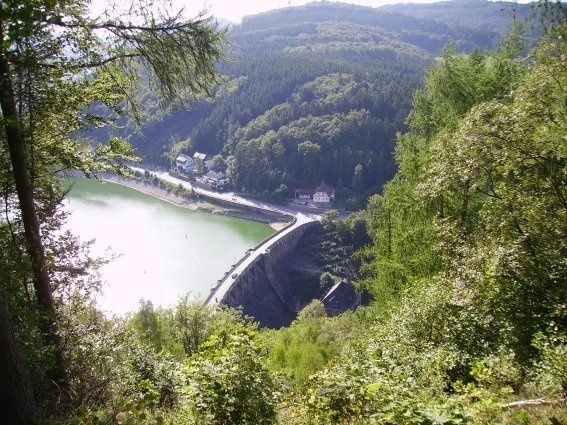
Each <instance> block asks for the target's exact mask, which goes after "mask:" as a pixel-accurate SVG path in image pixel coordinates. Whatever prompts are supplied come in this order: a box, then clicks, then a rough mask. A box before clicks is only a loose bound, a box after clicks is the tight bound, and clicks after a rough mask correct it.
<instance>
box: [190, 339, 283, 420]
mask: <svg viewBox="0 0 567 425" xmlns="http://www.w3.org/2000/svg"><path fill="white" fill-rule="evenodd" d="M185 376H186V379H187V384H188V385H187V392H188V395H189V397H190V398H191V400H192V401H193V403H194V405H195V409H196V411H197V412H198V414H200V415H201V416H202V418H203V419H204V420H205V421H206V422H207V423H212V424H235V425H236V424H270V423H273V422H274V419H275V414H276V412H275V403H276V397H277V392H276V390H275V386H274V384H273V381H272V378H271V376H270V374H269V373H268V371H267V370H266V369H265V367H264V366H263V365H262V361H261V357H260V352H259V350H258V348H257V347H256V346H255V343H254V332H253V331H251V330H250V329H247V328H241V329H239V330H234V331H233V332H231V333H228V332H226V331H221V332H220V333H218V334H215V335H213V336H211V337H210V338H209V339H208V340H207V341H206V342H205V343H204V344H203V345H202V346H201V350H200V351H199V353H198V354H196V355H195V356H193V357H192V358H191V359H190V360H189V362H188V364H187V368H186V370H185Z"/></svg>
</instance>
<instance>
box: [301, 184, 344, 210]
mask: <svg viewBox="0 0 567 425" xmlns="http://www.w3.org/2000/svg"><path fill="white" fill-rule="evenodd" d="M295 198H296V199H301V200H307V199H312V200H313V204H316V205H317V204H318V205H321V206H330V204H331V202H333V200H334V199H335V189H334V188H333V187H331V186H328V185H326V184H324V183H323V184H321V186H317V187H316V188H315V189H295ZM304 203H305V204H306V205H307V203H306V202H304Z"/></svg>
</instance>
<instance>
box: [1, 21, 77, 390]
mask: <svg viewBox="0 0 567 425" xmlns="http://www.w3.org/2000/svg"><path fill="white" fill-rule="evenodd" d="M2 37H3V31H2V28H1V23H0V40H2ZM0 107H1V108H2V119H3V123H2V124H3V126H4V131H5V136H6V141H7V143H8V150H9V152H10V160H11V163H12V173H13V177H14V182H15V186H16V192H17V195H18V201H19V204H20V211H21V213H22V222H23V224H24V233H25V238H26V245H27V254H28V255H29V257H30V260H31V266H32V272H33V276H34V279H33V283H34V289H35V294H36V298H37V301H38V304H39V311H40V316H41V317H40V325H39V326H40V331H41V333H42V335H43V337H44V340H45V342H46V343H47V345H50V346H52V347H53V348H54V350H55V365H54V368H53V371H52V374H51V375H52V379H53V381H54V383H55V384H56V385H57V386H58V387H60V388H62V387H65V386H66V382H67V379H66V376H65V367H64V359H63V350H62V347H61V337H60V336H59V333H58V331H57V324H56V322H55V306H54V302H53V295H52V293H51V286H50V284H49V274H48V273H47V266H46V258H45V250H44V247H43V243H42V241H41V235H40V228H39V220H38V217H37V212H36V208H35V204H34V200H33V193H32V189H31V179H30V174H29V170H28V162H27V158H26V151H25V146H24V144H25V139H24V137H23V135H22V132H21V130H20V123H19V117H18V111H17V108H16V101H15V96H14V90H13V86H12V79H11V73H10V65H9V63H8V60H7V58H6V56H5V54H4V52H0Z"/></svg>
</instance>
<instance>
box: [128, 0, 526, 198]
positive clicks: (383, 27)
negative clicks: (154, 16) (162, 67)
mask: <svg viewBox="0 0 567 425" xmlns="http://www.w3.org/2000/svg"><path fill="white" fill-rule="evenodd" d="M494 5H495V3H494V4H493V3H490V2H483V1H479V2H469V3H466V4H464V5H463V6H461V7H460V8H456V7H455V6H454V5H453V4H450V5H448V4H445V3H440V4H438V6H437V9H436V13H437V15H436V16H437V21H435V20H434V19H433V18H432V17H431V16H429V15H430V14H429V15H428V14H427V13H425V12H424V13H423V14H420V13H416V14H415V15H416V16H408V14H406V13H403V12H405V11H406V8H404V7H403V6H392V7H391V8H388V9H382V8H379V9H372V8H368V7H360V6H354V5H347V4H337V3H329V2H322V3H320V2H319V3H310V4H308V5H306V6H303V7H295V8H284V9H280V10H277V11H273V12H268V13H264V14H260V15H255V16H251V17H245V18H244V19H243V22H242V24H241V25H234V26H232V27H231V28H230V29H229V32H228V34H227V35H228V37H229V40H230V48H229V51H228V52H227V56H228V59H229V60H228V62H223V63H221V64H220V66H219V70H220V72H221V73H222V75H223V78H224V84H223V85H221V86H219V87H218V88H217V89H216V90H215V98H214V99H213V100H209V99H207V100H201V101H199V100H197V101H196V102H194V103H193V105H192V108H191V110H190V111H185V110H179V109H175V110H174V111H172V112H170V113H166V114H165V115H164V114H159V113H157V114H156V113H155V110H156V107H157V102H156V101H155V100H153V99H154V98H152V97H151V96H147V95H145V94H144V93H142V94H140V101H141V104H142V105H145V107H146V108H147V109H148V110H149V115H150V116H152V117H153V118H152V119H151V120H150V122H149V123H146V124H145V125H144V126H143V127H142V128H141V129H139V133H136V132H130V131H128V127H127V128H126V129H122V130H119V131H118V133H117V134H118V135H121V136H125V137H127V138H128V140H129V141H130V142H131V143H132V144H133V145H134V146H135V147H137V153H138V154H139V155H140V156H142V157H144V158H145V159H146V160H147V161H149V162H153V163H157V164H160V165H162V166H165V167H167V166H169V164H170V161H171V158H172V157H174V156H175V154H176V153H178V152H182V151H183V152H189V153H193V152H194V151H195V150H196V151H200V152H205V153H208V154H211V155H215V154H218V153H220V154H222V155H223V156H224V157H225V159H226V160H227V161H226V162H227V164H228V174H229V176H231V177H232V178H233V180H234V182H235V186H236V188H237V189H239V190H246V191H251V192H255V193H257V194H261V195H264V196H267V197H285V196H290V195H293V191H294V189H295V188H298V187H310V186H313V185H315V184H320V183H321V182H322V181H324V182H326V183H327V184H330V185H333V186H335V187H337V189H338V190H339V192H338V193H339V197H340V198H341V199H345V200H346V199H350V200H351V201H350V203H349V204H348V206H349V207H352V208H357V207H360V206H361V205H363V203H364V199H365V196H367V194H368V193H376V192H378V191H380V190H381V187H382V185H383V184H384V183H385V182H386V181H387V180H388V179H390V178H391V177H392V176H393V173H394V171H395V162H394V158H393V155H392V153H393V146H394V140H395V135H396V132H398V131H401V130H403V129H404V128H405V126H404V121H405V117H406V116H407V114H408V112H409V108H410V100H411V94H412V92H413V91H414V90H415V89H416V88H417V86H418V84H419V82H420V80H421V79H422V77H423V75H424V71H425V69H426V67H427V66H429V64H430V63H431V61H432V60H433V59H434V58H436V57H437V56H438V55H439V54H440V53H441V51H442V49H443V48H444V47H445V46H447V45H448V44H453V45H454V48H455V49H456V50H457V51H471V50H472V49H475V48H479V49H490V48H494V47H496V46H497V45H498V42H499V40H500V39H501V37H502V34H503V33H504V32H506V30H507V29H509V28H510V26H511V23H512V16H513V15H514V14H515V16H516V19H517V20H518V21H519V22H524V21H525V20H526V18H527V17H528V16H529V11H530V10H531V8H530V6H529V5H515V6H514V5H513V4H512V3H499V4H498V6H497V7H495V6H494ZM397 8H399V9H400V11H398V9H397ZM438 9H439V10H440V11H439V10H438ZM412 10H413V9H412ZM479 10H480V11H482V13H478V12H479ZM400 12H402V13H400ZM463 14H469V15H474V16H477V20H475V21H473V20H467V21H466V24H460V25H456V24H454V23H455V22H457V21H460V20H461V18H462V15H463ZM439 19H442V20H444V21H445V22H447V23H440V22H438V21H439ZM487 27H490V28H491V29H490V30H487Z"/></svg>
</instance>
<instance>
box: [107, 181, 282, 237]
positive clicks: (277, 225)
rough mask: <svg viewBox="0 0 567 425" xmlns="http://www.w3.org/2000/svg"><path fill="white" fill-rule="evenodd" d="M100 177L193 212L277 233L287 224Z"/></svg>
mask: <svg viewBox="0 0 567 425" xmlns="http://www.w3.org/2000/svg"><path fill="white" fill-rule="evenodd" d="M100 177H101V179H102V180H104V181H109V182H112V183H116V184H120V185H122V186H126V187H129V188H131V189H134V190H137V191H138V192H141V193H145V194H146V195H150V196H153V197H155V198H158V199H160V200H162V201H164V202H168V203H170V204H174V205H176V206H178V207H181V208H186V209H189V210H191V211H203V212H207V213H210V214H216V215H224V216H228V217H235V218H241V219H244V220H251V221H257V222H260V223H266V224H268V225H269V226H270V227H272V229H274V230H276V231H278V230H280V229H282V228H283V227H285V226H286V224H287V223H286V222H282V221H277V220H274V218H273V217H270V216H268V215H267V214H262V213H257V212H252V211H244V210H238V209H234V208H225V207H222V206H218V205H215V204H214V203H212V202H209V201H201V200H195V199H193V198H190V197H188V196H182V195H179V194H177V193H175V191H172V190H166V189H163V188H162V187H159V186H155V185H154V184H152V183H150V182H148V181H147V180H143V179H141V180H136V179H129V178H125V177H121V176H118V175H116V174H111V173H105V174H104V175H101V176H100Z"/></svg>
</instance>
